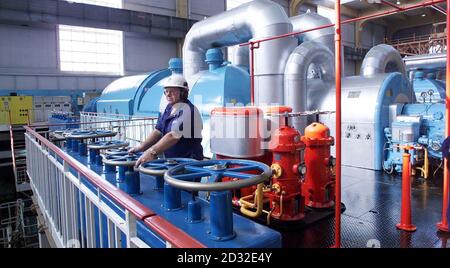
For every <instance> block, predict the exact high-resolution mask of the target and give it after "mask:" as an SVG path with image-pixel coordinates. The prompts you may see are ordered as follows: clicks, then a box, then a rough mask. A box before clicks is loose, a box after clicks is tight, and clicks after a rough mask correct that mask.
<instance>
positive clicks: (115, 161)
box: [103, 152, 142, 167]
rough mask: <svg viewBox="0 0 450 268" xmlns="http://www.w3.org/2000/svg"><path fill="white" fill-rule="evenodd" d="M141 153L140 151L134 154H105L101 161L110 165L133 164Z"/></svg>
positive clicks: (127, 165)
mask: <svg viewBox="0 0 450 268" xmlns="http://www.w3.org/2000/svg"><path fill="white" fill-rule="evenodd" d="M141 155H142V153H136V154H128V153H126V152H125V153H122V154H115V155H107V156H105V158H103V163H104V164H106V165H111V166H126V167H130V166H134V165H135V164H136V161H137V160H138V158H139V157H140V156H141Z"/></svg>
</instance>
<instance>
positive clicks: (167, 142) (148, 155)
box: [136, 132, 181, 167]
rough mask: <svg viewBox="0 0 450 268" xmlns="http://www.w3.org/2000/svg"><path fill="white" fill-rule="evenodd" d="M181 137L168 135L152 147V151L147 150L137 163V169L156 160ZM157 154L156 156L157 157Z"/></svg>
mask: <svg viewBox="0 0 450 268" xmlns="http://www.w3.org/2000/svg"><path fill="white" fill-rule="evenodd" d="M180 138H181V136H179V135H176V134H175V133H174V132H170V133H167V134H166V135H164V137H162V138H161V139H160V140H159V141H158V142H156V144H155V145H153V146H152V150H147V149H146V151H145V152H144V154H143V155H141V157H139V159H138V160H137V161H136V167H138V166H139V165H140V164H142V163H145V162H148V161H151V160H153V159H156V155H157V154H160V153H163V152H164V151H166V150H167V149H169V148H170V147H172V146H174V145H175V144H176V143H177V142H178V141H179V140H180ZM155 154H156V155H155Z"/></svg>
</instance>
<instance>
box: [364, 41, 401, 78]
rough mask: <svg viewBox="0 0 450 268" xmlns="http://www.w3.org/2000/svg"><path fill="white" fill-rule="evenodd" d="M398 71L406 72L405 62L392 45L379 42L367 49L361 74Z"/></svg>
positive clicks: (369, 74) (371, 74) (368, 74)
mask: <svg viewBox="0 0 450 268" xmlns="http://www.w3.org/2000/svg"><path fill="white" fill-rule="evenodd" d="M391 72H400V73H402V74H406V68H405V63H404V62H403V59H402V56H401V55H400V53H399V52H398V51H397V50H396V49H395V48H394V47H392V46H390V45H386V44H380V45H377V46H374V47H373V48H371V49H370V50H369V52H368V53H367V55H366V56H365V57H364V60H363V63H362V65H361V73H360V74H361V75H362V76H373V75H375V74H382V73H391Z"/></svg>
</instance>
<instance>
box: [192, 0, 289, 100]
mask: <svg viewBox="0 0 450 268" xmlns="http://www.w3.org/2000/svg"><path fill="white" fill-rule="evenodd" d="M291 31H292V24H291V22H290V21H289V18H288V16H287V15H286V12H285V11H284V9H283V8H282V7H281V6H280V5H278V4H276V3H274V2H272V1H269V0H257V1H252V2H250V3H247V4H244V5H241V6H239V7H237V8H234V9H232V10H229V11H227V12H224V13H221V14H218V15H215V16H212V17H210V18H208V19H205V20H203V21H200V22H197V23H195V24H194V25H193V26H192V28H191V30H190V31H189V32H188V34H187V35H186V38H185V41H184V46H183V70H184V75H185V77H186V78H187V79H188V80H189V78H190V77H191V76H192V75H194V74H196V73H197V72H199V71H201V70H205V69H206V68H207V67H206V63H205V52H206V50H207V49H209V48H213V47H227V46H232V45H237V44H240V43H243V42H247V41H249V40H250V39H252V38H253V39H261V38H265V37H271V36H275V35H280V34H286V33H289V32H291ZM296 44H297V41H296V40H295V38H293V37H288V38H281V39H276V40H272V41H268V42H264V43H261V44H260V47H259V48H258V49H255V67H254V70H255V92H254V93H255V104H257V105H258V104H272V103H279V104H282V103H283V76H284V67H285V65H286V61H287V59H288V57H289V54H290V52H291V51H292V50H293V49H294V48H295V46H296Z"/></svg>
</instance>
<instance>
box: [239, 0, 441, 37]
mask: <svg viewBox="0 0 450 268" xmlns="http://www.w3.org/2000/svg"><path fill="white" fill-rule="evenodd" d="M446 1H447V0H431V1H425V2H422V3H419V4H416V5H411V6H408V7H404V8H402V10H401V11H400V10H398V9H393V10H388V11H383V12H380V13H375V14H371V15H366V16H362V17H357V18H353V19H348V20H344V21H341V25H342V24H347V23H353V22H356V21H360V20H368V19H374V18H379V17H384V16H388V15H391V14H396V13H402V12H405V11H408V10H414V9H419V8H424V7H428V6H432V5H436V4H439V3H444V2H446ZM334 26H335V24H334V23H331V24H328V25H323V26H319V27H316V28H312V29H308V30H304V31H300V32H291V33H287V34H282V35H277V36H272V37H268V38H262V39H256V40H252V41H251V42H246V43H242V44H240V46H249V45H250V44H251V43H252V44H258V43H263V42H267V41H271V40H275V39H280V38H285V37H289V36H294V35H299V34H303V33H307V32H312V31H317V30H320V29H324V28H328V27H334Z"/></svg>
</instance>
